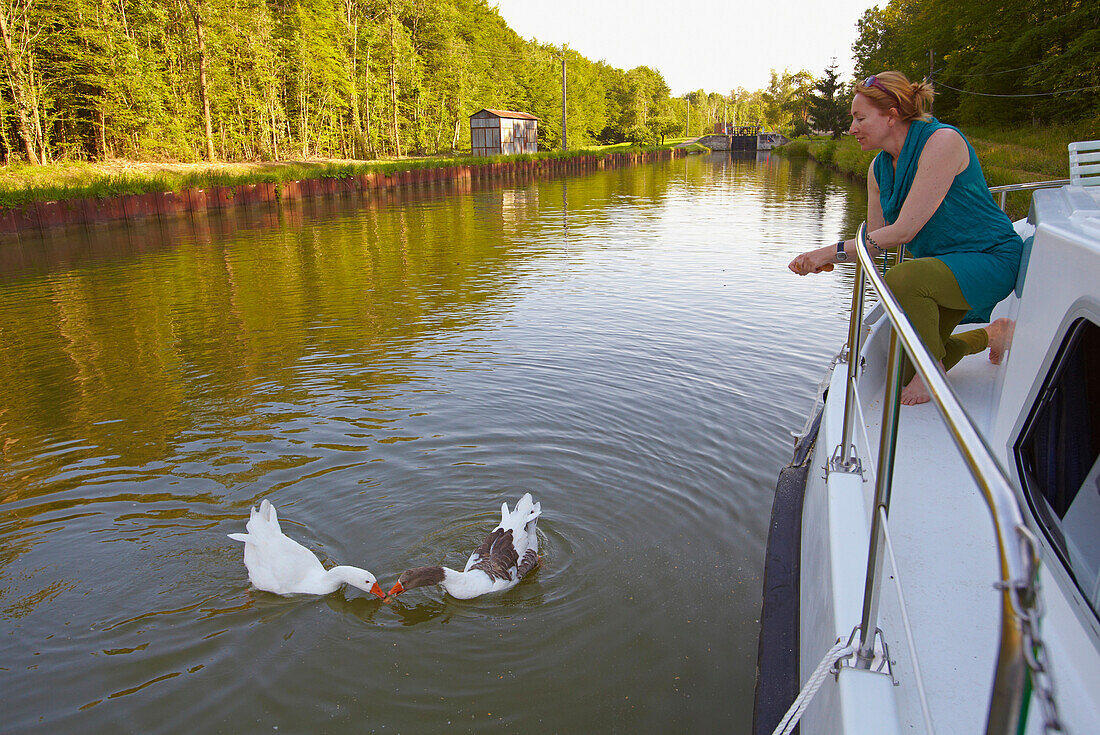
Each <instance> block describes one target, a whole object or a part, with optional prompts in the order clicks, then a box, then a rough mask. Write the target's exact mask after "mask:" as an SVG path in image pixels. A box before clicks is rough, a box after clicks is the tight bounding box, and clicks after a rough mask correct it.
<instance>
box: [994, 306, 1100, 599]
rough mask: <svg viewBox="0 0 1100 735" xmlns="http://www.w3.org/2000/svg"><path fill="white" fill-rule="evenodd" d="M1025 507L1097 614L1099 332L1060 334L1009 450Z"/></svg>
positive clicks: (1092, 327)
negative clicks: (1055, 352)
mask: <svg viewBox="0 0 1100 735" xmlns="http://www.w3.org/2000/svg"><path fill="white" fill-rule="evenodd" d="M1015 454H1016V462H1017V466H1018V468H1019V470H1020V477H1021V478H1022V479H1023V483H1024V489H1025V492H1026V494H1027V497H1028V502H1029V503H1030V504H1031V508H1032V510H1033V511H1034V513H1035V516H1036V518H1037V519H1038V520H1039V522H1040V524H1041V525H1042V526H1043V530H1044V531H1045V533H1046V535H1047V538H1048V539H1050V542H1051V545H1052V546H1053V547H1054V549H1055V551H1056V552H1057V554H1058V555H1059V557H1060V558H1061V560H1062V563H1063V564H1065V566H1066V567H1067V569H1068V570H1069V572H1070V574H1071V575H1072V576H1073V578H1074V580H1075V581H1076V583H1077V586H1078V588H1079V589H1080V590H1081V593H1082V594H1083V595H1084V597H1085V598H1086V599H1087V600H1088V601H1089V604H1090V605H1091V606H1092V609H1093V612H1096V613H1098V614H1100V459H1098V457H1100V327H1098V326H1097V325H1096V324H1094V323H1092V322H1091V321H1089V320H1088V319H1079V320H1078V321H1077V322H1075V323H1074V324H1073V325H1072V326H1071V327H1070V329H1069V331H1068V332H1067V334H1066V338H1065V340H1064V341H1063V343H1062V347H1061V349H1060V350H1059V353H1058V356H1057V358H1056V359H1055V360H1054V363H1053V365H1052V366H1051V369H1050V373H1049V375H1048V376H1047V379H1046V382H1045V383H1044V385H1043V389H1042V390H1041V391H1040V392H1039V397H1038V399H1037V400H1036V402H1035V405H1034V406H1033V407H1032V410H1031V414H1030V416H1029V418H1028V421H1027V423H1026V424H1025V426H1024V431H1023V432H1022V433H1021V435H1020V440H1019V441H1018V442H1017V443H1016V448H1015Z"/></svg>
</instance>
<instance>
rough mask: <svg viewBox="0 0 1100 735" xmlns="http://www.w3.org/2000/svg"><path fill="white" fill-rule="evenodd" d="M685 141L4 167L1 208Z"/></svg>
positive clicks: (633, 149) (648, 149)
mask: <svg viewBox="0 0 1100 735" xmlns="http://www.w3.org/2000/svg"><path fill="white" fill-rule="evenodd" d="M681 140H683V139H673V140H668V141H666V143H665V144H664V145H659V146H636V145H630V144H628V143H623V144H618V145H609V146H599V147H593V148H579V149H576V150H571V151H567V152H562V151H545V152H540V153H532V154H521V155H514V156H494V157H492V158H484V157H474V156H469V155H455V156H429V157H424V158H402V159H396V160H374V161H351V160H320V161H257V162H246V163H213V164H210V163H207V164H181V163H154V162H132V161H107V162H103V163H94V162H83V161H58V162H53V163H50V164H47V165H44V166H29V165H26V164H21V163H15V164H11V165H9V166H4V167H2V168H0V208H11V207H20V206H23V205H26V204H30V203H33V202H50V201H63V200H70V199H83V198H100V199H107V198H111V197H119V196H126V195H130V194H155V193H166V192H182V191H186V190H188V189H213V188H215V187H231V186H241V185H248V184H281V183H285V182H289V181H301V180H308V179H344V178H348V177H353V176H360V175H363V174H375V175H383V176H390V175H393V174H395V173H399V172H403V171H416V170H421V169H433V168H449V167H453V166H479V165H484V164H491V163H501V162H524V161H536V160H562V159H572V158H578V157H589V158H591V157H593V156H596V157H600V156H609V155H612V154H620V153H627V154H630V153H652V152H655V151H660V150H668V149H671V148H674V147H675V146H676V144H677V143H679V142H681Z"/></svg>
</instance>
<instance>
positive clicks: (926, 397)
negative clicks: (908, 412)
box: [901, 375, 932, 406]
mask: <svg viewBox="0 0 1100 735" xmlns="http://www.w3.org/2000/svg"><path fill="white" fill-rule="evenodd" d="M930 400H932V395H931V394H930V393H929V392H928V389H927V388H925V387H924V381H923V380H921V379H920V376H919V375H914V376H913V379H912V380H910V381H909V385H907V386H905V387H904V388H902V389H901V403H902V405H903V406H916V405H917V404H918V403H928V402H929V401H930Z"/></svg>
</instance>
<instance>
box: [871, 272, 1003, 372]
mask: <svg viewBox="0 0 1100 735" xmlns="http://www.w3.org/2000/svg"><path fill="white" fill-rule="evenodd" d="M886 285H887V286H889V287H890V290H891V291H892V292H893V293H894V296H895V297H896V298H897V300H898V302H899V303H900V304H901V308H903V309H904V310H905V313H906V314H907V315H908V316H909V321H910V322H911V323H912V324H913V327H914V328H915V329H916V330H917V332H918V333H919V334H920V336H921V339H922V340H924V344H925V346H926V347H928V351H929V352H931V353H932V357H934V358H936V359H937V360H940V361H941V362H942V363H943V369H944V370H950V369H951V368H953V367H954V366H955V364H956V363H957V362H958V361H959V360H961V359H963V358H964V357H966V356H967V355H975V354H977V353H979V352H981V351H983V350H984V349H985V348H986V347H988V346H989V333H988V332H986V331H985V330H984V329H974V330H971V331H969V332H963V333H962V334H956V335H952V334H951V332H953V331H954V330H955V327H957V326H959V323H960V322H961V321H962V320H963V317H964V316H966V313H967V312H968V311H970V304H968V303H967V302H966V297H964V296H963V293H962V291H961V290H960V289H959V282H958V281H956V280H955V274H954V273H952V272H951V269H950V268H948V267H947V265H946V264H945V263H944V262H943V261H942V260H940V259H939V258H914V259H913V260H907V261H905V262H903V263H899V264H898V265H895V266H894V267H893V268H891V269H890V270H888V271H887V272H886ZM914 374H916V370H915V369H914V368H913V366H912V364H910V362H909V360H908V359H906V361H905V368H904V370H903V371H902V382H901V384H902V385H908V384H909V381H910V380H912V379H913V375H914Z"/></svg>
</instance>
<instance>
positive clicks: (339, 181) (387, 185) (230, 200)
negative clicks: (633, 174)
mask: <svg viewBox="0 0 1100 735" xmlns="http://www.w3.org/2000/svg"><path fill="white" fill-rule="evenodd" d="M685 153H686V152H685V150H684V149H669V150H660V151H653V152H648V153H641V152H639V153H608V154H603V155H600V154H593V155H590V156H588V155H579V156H572V157H570V158H536V159H531V160H526V161H509V160H503V161H499V162H494V163H483V164H474V165H455V166H443V167H438V168H415V169H409V170H405V171H396V172H392V173H385V174H383V173H365V174H359V175H356V176H348V177H344V178H321V179H302V180H299V181H283V182H279V183H261V184H239V185H236V186H215V187H211V188H209V189H187V190H184V191H175V192H173V191H167V192H154V193H150V194H128V195H124V196H117V197H87V198H83V199H64V200H59V201H41V202H31V203H28V204H24V205H21V206H18V207H5V208H0V233H4V232H7V233H11V232H26V231H33V230H44V229H50V228H54V227H64V226H71V225H92V224H96V223H99V222H110V221H113V220H137V219H143V218H147V217H177V216H180V215H184V214H188V213H197V212H207V211H210V210H218V209H225V208H229V207H239V206H247V205H257V204H268V205H272V204H273V205H276V206H278V205H281V204H284V203H289V202H294V201H297V200H302V199H312V198H318V197H333V196H340V195H348V194H356V193H358V194H366V195H369V194H370V193H371V192H374V191H383V190H387V189H394V188H401V187H414V186H430V185H433V184H448V183H456V182H457V183H461V182H463V181H468V182H473V181H486V180H494V179H502V180H507V179H513V178H516V177H528V176H537V175H542V174H571V173H583V172H586V171H596V170H600V169H607V168H617V167H621V166H629V165H633V164H636V163H646V162H649V161H659V160H668V159H672V158H679V157H681V156H683V155H685Z"/></svg>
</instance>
